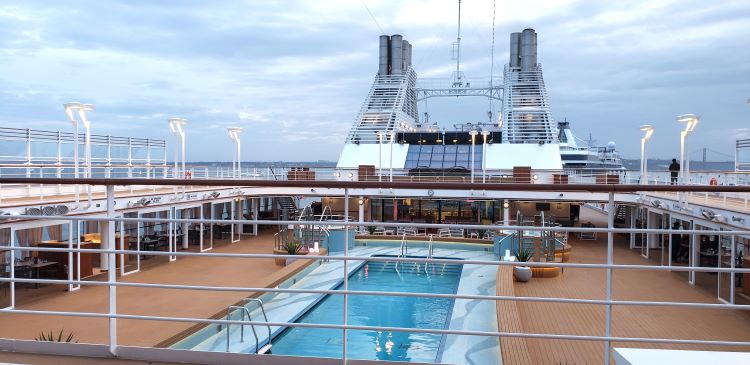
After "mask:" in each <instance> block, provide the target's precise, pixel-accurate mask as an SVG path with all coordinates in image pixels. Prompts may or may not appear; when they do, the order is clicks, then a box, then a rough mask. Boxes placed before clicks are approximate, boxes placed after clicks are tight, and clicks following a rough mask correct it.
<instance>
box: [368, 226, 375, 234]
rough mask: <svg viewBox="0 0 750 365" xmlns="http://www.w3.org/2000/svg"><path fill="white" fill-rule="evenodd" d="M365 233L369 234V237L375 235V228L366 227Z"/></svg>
mask: <svg viewBox="0 0 750 365" xmlns="http://www.w3.org/2000/svg"><path fill="white" fill-rule="evenodd" d="M367 232H370V236H372V235H374V234H375V226H367Z"/></svg>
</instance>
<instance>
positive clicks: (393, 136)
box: [350, 131, 396, 182]
mask: <svg viewBox="0 0 750 365" xmlns="http://www.w3.org/2000/svg"><path fill="white" fill-rule="evenodd" d="M388 135H389V136H390V137H391V143H390V146H391V148H390V149H391V161H390V163H389V164H388V166H389V167H390V173H389V174H390V180H389V181H391V182H393V141H395V140H396V132H394V131H390V132H388ZM350 177H351V176H350Z"/></svg>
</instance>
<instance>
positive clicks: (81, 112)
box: [63, 102, 94, 178]
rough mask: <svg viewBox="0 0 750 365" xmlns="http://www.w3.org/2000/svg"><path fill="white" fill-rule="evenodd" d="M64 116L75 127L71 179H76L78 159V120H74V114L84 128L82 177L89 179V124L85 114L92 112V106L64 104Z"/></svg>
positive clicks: (77, 103) (74, 103) (73, 103)
mask: <svg viewBox="0 0 750 365" xmlns="http://www.w3.org/2000/svg"><path fill="white" fill-rule="evenodd" d="M63 107H64V108H65V114H66V115H67V116H68V120H70V123H71V124H73V126H74V127H75V135H74V136H73V144H74V145H75V148H74V149H73V177H75V178H78V173H79V171H78V170H79V166H78V165H79V162H80V161H79V157H78V143H79V142H78V134H79V132H78V120H76V117H75V113H76V112H77V113H78V118H80V119H81V124H83V128H84V147H83V158H84V161H85V165H84V166H85V169H84V170H83V171H84V174H83V175H84V177H88V178H90V177H91V122H89V120H88V118H86V112H87V111H91V110H94V105H92V104H82V103H79V102H72V103H65V104H63Z"/></svg>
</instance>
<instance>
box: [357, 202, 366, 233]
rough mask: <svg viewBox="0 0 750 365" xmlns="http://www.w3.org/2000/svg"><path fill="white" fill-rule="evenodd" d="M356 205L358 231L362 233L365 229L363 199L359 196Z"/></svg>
mask: <svg viewBox="0 0 750 365" xmlns="http://www.w3.org/2000/svg"><path fill="white" fill-rule="evenodd" d="M357 204H358V205H359V219H358V221H359V230H360V231H364V229H365V225H364V223H365V197H363V196H360V197H359V200H357Z"/></svg>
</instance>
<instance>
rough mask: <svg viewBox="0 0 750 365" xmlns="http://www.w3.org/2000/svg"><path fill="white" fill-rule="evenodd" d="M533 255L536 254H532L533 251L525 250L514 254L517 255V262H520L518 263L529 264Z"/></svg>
mask: <svg viewBox="0 0 750 365" xmlns="http://www.w3.org/2000/svg"><path fill="white" fill-rule="evenodd" d="M533 254H534V253H533V252H531V250H525V249H523V248H522V249H520V250H518V251H516V252H515V253H514V255H516V260H518V262H529V260H531V256H532V255H533Z"/></svg>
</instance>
